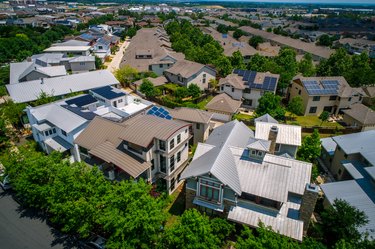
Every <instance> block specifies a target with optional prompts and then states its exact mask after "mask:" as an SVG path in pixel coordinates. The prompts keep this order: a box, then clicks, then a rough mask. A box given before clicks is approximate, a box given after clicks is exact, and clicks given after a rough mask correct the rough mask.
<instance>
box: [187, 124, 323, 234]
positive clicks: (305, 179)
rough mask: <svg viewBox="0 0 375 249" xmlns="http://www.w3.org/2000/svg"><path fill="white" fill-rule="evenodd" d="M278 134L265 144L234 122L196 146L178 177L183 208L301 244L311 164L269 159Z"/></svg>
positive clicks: (311, 191)
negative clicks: (183, 186)
mask: <svg viewBox="0 0 375 249" xmlns="http://www.w3.org/2000/svg"><path fill="white" fill-rule="evenodd" d="M277 132H278V130H277V129H272V130H269V135H268V137H267V138H266V139H257V138H256V137H254V133H253V131H252V130H250V129H249V128H248V127H247V126H246V125H245V124H243V123H242V122H238V121H237V120H234V121H231V122H229V123H226V124H224V125H222V126H220V127H218V128H216V129H214V131H213V132H212V133H211V135H210V136H209V137H208V139H207V141H206V143H199V144H198V147H197V149H196V152H195V154H194V158H193V160H192V162H191V163H190V164H189V166H188V167H187V168H186V169H185V170H184V172H183V173H182V175H181V178H182V179H186V208H197V209H198V210H201V211H203V212H206V213H208V214H215V215H219V216H221V217H224V218H227V219H228V220H230V221H233V222H236V223H239V224H245V225H249V226H251V227H258V226H259V222H262V223H263V224H264V225H265V226H271V227H272V228H273V229H274V230H275V231H276V232H278V233H280V234H282V235H285V236H288V237H291V238H293V239H296V240H299V241H301V240H302V237H303V232H304V231H306V230H307V228H308V224H309V221H310V218H311V214H312V212H313V210H314V206H315V203H316V200H317V198H318V188H317V186H315V185H311V184H310V174H311V167H312V165H311V164H310V163H306V162H302V161H298V160H295V159H292V158H290V157H289V156H277V155H274V154H273V152H274V151H275V147H276V144H277V142H276V138H277Z"/></svg>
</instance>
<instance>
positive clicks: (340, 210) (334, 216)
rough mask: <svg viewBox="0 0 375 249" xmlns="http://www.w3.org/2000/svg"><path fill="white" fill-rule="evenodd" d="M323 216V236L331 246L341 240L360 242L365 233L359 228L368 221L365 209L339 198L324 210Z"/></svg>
mask: <svg viewBox="0 0 375 249" xmlns="http://www.w3.org/2000/svg"><path fill="white" fill-rule="evenodd" d="M321 217H322V222H323V224H322V231H323V236H324V239H325V242H326V243H327V245H329V246H333V245H334V244H336V243H337V242H339V241H340V240H345V241H348V242H350V243H357V242H359V241H360V240H361V239H362V238H363V235H362V234H361V233H360V232H359V231H358V228H359V227H361V226H363V225H366V224H367V223H368V218H367V216H366V214H365V213H364V212H363V211H360V210H358V209H357V208H355V207H353V206H351V205H350V204H349V203H348V202H346V201H344V200H338V199H336V200H335V201H334V202H333V204H332V206H330V207H328V208H327V209H325V210H324V211H323V212H322V214H321Z"/></svg>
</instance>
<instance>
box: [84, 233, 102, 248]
mask: <svg viewBox="0 0 375 249" xmlns="http://www.w3.org/2000/svg"><path fill="white" fill-rule="evenodd" d="M105 242H106V240H105V239H104V238H103V237H101V236H99V235H93V236H91V237H90V238H89V239H88V240H87V241H86V242H85V245H86V247H88V248H95V249H104V248H105Z"/></svg>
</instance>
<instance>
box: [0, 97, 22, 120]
mask: <svg viewBox="0 0 375 249" xmlns="http://www.w3.org/2000/svg"><path fill="white" fill-rule="evenodd" d="M25 108H26V104H23V103H14V102H13V101H12V100H8V101H6V102H5V103H4V104H2V105H1V107H0V116H1V118H3V119H4V120H7V121H8V122H9V123H10V124H12V125H13V126H21V117H22V116H23V115H24V110H25Z"/></svg>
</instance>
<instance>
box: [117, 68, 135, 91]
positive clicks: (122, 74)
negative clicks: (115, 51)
mask: <svg viewBox="0 0 375 249" xmlns="http://www.w3.org/2000/svg"><path fill="white" fill-rule="evenodd" d="M138 74H139V73H138V70H137V69H135V68H132V67H131V66H129V65H125V66H124V67H122V68H119V69H117V70H116V71H115V77H116V78H117V80H118V81H119V82H120V83H121V85H122V86H129V84H130V83H132V82H133V81H134V80H135V79H136V78H137V76H138Z"/></svg>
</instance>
